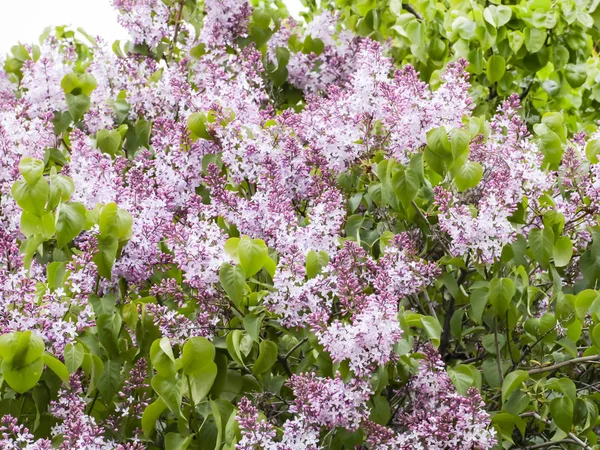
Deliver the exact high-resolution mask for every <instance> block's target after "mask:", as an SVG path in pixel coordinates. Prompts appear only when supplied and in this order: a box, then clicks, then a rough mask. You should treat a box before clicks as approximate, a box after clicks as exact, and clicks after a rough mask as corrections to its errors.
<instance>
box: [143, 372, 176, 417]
mask: <svg viewBox="0 0 600 450" xmlns="http://www.w3.org/2000/svg"><path fill="white" fill-rule="evenodd" d="M150 384H151V385H152V389H154V391H155V392H156V393H157V394H158V395H159V396H160V398H161V399H162V400H163V402H165V404H166V405H167V407H168V408H169V409H170V410H171V412H172V413H173V414H175V416H177V417H179V416H180V415H181V387H180V385H179V379H178V378H176V377H174V376H163V375H161V374H156V375H154V376H153V377H152V381H151V382H150Z"/></svg>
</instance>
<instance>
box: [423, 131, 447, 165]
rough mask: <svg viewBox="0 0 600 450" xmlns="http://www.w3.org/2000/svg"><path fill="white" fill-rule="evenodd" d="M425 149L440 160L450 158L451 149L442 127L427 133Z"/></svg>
mask: <svg viewBox="0 0 600 450" xmlns="http://www.w3.org/2000/svg"><path fill="white" fill-rule="evenodd" d="M427 147H428V148H429V149H430V150H431V151H432V152H433V153H435V154H436V155H437V156H439V157H441V158H447V157H448V156H450V154H451V152H452V148H451V146H450V141H449V140H448V133H447V132H446V129H445V128H444V127H438V128H434V129H433V130H431V131H429V132H428V133H427Z"/></svg>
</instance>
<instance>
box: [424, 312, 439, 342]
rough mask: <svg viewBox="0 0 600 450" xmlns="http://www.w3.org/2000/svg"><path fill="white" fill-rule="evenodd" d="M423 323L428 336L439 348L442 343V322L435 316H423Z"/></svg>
mask: <svg viewBox="0 0 600 450" xmlns="http://www.w3.org/2000/svg"><path fill="white" fill-rule="evenodd" d="M421 324H422V325H423V329H424V330H425V332H426V333H427V337H429V339H431V342H432V343H433V346H434V347H435V348H437V347H438V346H439V345H440V337H441V335H442V326H441V325H440V322H439V321H438V320H437V319H436V318H435V317H431V316H423V317H421Z"/></svg>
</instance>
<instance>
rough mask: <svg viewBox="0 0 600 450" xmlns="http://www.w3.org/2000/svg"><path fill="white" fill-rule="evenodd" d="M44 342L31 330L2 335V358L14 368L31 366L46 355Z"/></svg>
mask: <svg viewBox="0 0 600 450" xmlns="http://www.w3.org/2000/svg"><path fill="white" fill-rule="evenodd" d="M44 347H45V346H44V340H43V339H42V338H41V337H40V336H38V335H37V334H36V333H32V332H31V331H30V330H27V331H24V332H20V331H16V332H14V333H9V334H5V335H2V337H1V338H0V352H1V353H0V356H1V357H2V359H4V360H6V361H9V362H10V363H11V364H12V365H13V366H14V367H17V368H18V367H23V366H27V365H29V364H31V363H32V362H34V361H35V360H36V359H38V358H39V357H40V356H42V353H44Z"/></svg>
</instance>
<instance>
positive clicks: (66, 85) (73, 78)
mask: <svg viewBox="0 0 600 450" xmlns="http://www.w3.org/2000/svg"><path fill="white" fill-rule="evenodd" d="M80 86H81V83H80V82H79V77H78V76H77V75H76V74H74V73H73V72H71V73H68V74H66V75H65V76H64V77H63V79H62V81H61V82H60V87H62V88H63V90H64V91H65V94H70V93H71V92H73V91H74V90H75V89H77V88H79V87H80Z"/></svg>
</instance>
